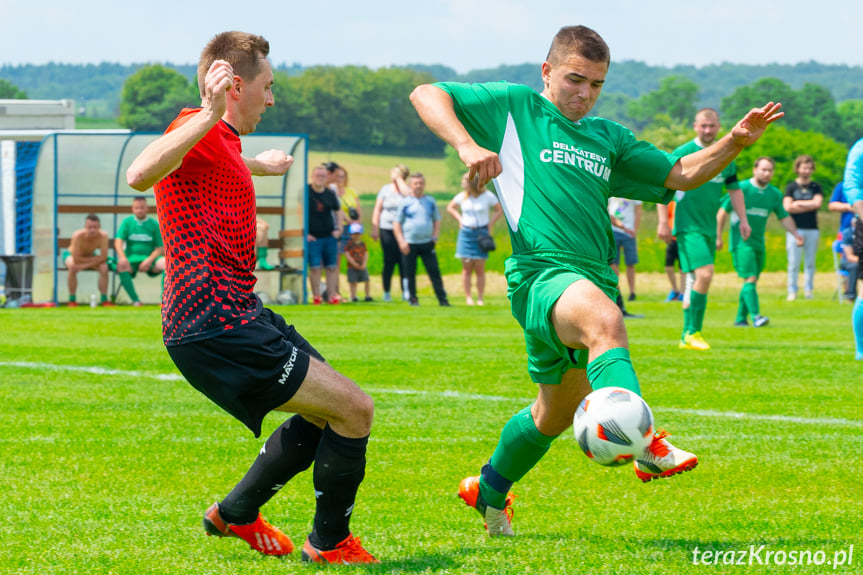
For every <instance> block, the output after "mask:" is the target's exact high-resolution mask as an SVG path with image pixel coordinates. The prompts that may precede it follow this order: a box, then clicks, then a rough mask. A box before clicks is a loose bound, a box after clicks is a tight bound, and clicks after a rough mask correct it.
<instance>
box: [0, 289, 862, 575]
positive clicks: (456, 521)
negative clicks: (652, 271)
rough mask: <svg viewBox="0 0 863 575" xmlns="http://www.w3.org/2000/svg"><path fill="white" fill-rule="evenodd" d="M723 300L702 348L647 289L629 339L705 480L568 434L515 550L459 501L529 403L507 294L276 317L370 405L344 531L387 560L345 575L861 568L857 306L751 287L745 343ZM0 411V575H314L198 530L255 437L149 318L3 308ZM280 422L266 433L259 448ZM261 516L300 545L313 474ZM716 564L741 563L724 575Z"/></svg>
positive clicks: (533, 490) (539, 484)
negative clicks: (754, 309)
mask: <svg viewBox="0 0 863 575" xmlns="http://www.w3.org/2000/svg"><path fill="white" fill-rule="evenodd" d="M717 292H718V293H717V294H713V293H712V294H711V300H710V303H709V306H708V311H707V319H706V325H705V330H704V333H705V337H707V339H708V341H710V343H711V344H712V345H713V346H714V349H713V350H712V351H710V352H706V353H699V352H694V351H680V350H678V349H677V347H676V342H677V338H678V336H679V329H680V325H681V322H682V314H681V312H680V308H679V306H678V305H677V304H663V303H660V300H661V295H662V294H660V293H658V291H657V292H656V293H653V294H650V293H645V294H639V301H638V302H636V303H635V304H630V307H631V308H633V309H634V311H638V312H639V313H644V314H645V316H646V317H645V318H644V319H642V320H632V321H630V322H629V323H628V329H629V334H630V347H631V350H632V355H633V358H634V363H635V366H636V369H637V371H638V373H639V376H640V379H641V382H642V388H643V391H644V395H645V398H646V399H647V401H648V403H650V405H651V406H652V408H653V411H654V414H655V416H656V419H657V423H658V424H659V425H661V426H662V427H664V428H666V429H668V430H669V431H670V432H671V433H672V434H673V437H672V439H671V440H672V442H674V443H675V444H677V445H680V446H681V447H683V448H685V449H687V450H691V451H694V452H696V453H697V454H698V455H699V457H700V465H699V466H698V468H697V469H695V470H694V471H692V472H689V473H686V474H684V475H680V476H677V477H674V478H671V479H667V480H663V481H654V482H652V483H650V484H641V482H639V481H637V480H636V478H635V476H634V473H633V472H632V470H631V469H630V468H618V469H606V468H603V467H600V466H598V465H596V464H594V463H592V462H590V461H588V460H587V458H585V457H584V456H583V455H582V454H581V452H580V451H579V449H578V446H577V444H576V442H575V441H574V439H573V438H572V437H571V436H570V434H569V433H566V434H564V435H563V436H562V437H561V438H560V439H559V440H558V441H557V442H556V443H555V445H554V446H553V448H552V450H551V451H550V452H549V454H548V455H547V456H546V457H545V458H544V459H543V461H542V462H540V464H539V465H538V466H537V468H536V469H534V470H533V471H532V472H531V473H530V474H529V475H528V476H527V477H526V478H525V479H524V480H523V481H522V482H520V483H519V484H517V485H516V487H515V493H516V495H517V496H518V497H517V499H516V502H515V520H514V527H515V529H516V531H517V533H518V536H517V537H516V538H515V539H511V540H499V539H496V540H490V539H489V538H488V537H486V536H485V534H484V530H483V528H482V521H481V519H480V517H479V515H478V514H476V512H475V511H472V510H471V509H468V508H467V507H466V506H465V505H464V504H463V503H462V502H461V500H459V499H458V498H457V496H456V487H457V485H458V482H459V480H461V479H462V478H463V477H465V476H467V475H470V474H476V473H477V472H478V470H479V467H480V466H481V465H482V464H483V463H484V462H485V461H486V459H487V458H488V457H489V456H490V454H491V452H492V450H493V449H494V446H495V443H496V440H497V435H498V433H499V431H500V429H501V427H502V425H503V423H504V422H505V421H506V420H507V419H508V418H509V417H510V415H511V414H513V413H514V412H515V411H517V410H519V409H520V408H521V407H523V406H525V405H527V404H528V403H529V402H530V401H531V398H532V396H533V395H534V394H535V387H534V386H533V385H532V384H531V383H530V382H529V380H528V378H527V374H526V367H525V353H524V345H523V340H522V336H521V331H520V330H519V328H518V326H517V324H516V323H515V321H514V320H513V319H512V317H511V315H510V313H509V308H508V306H507V302H506V300H505V298H503V297H502V296H499V295H498V296H494V297H491V298H489V301H488V303H489V305H487V306H486V307H484V308H467V307H464V306H462V305H458V303H459V301H460V299H459V298H453V302H454V303H456V307H453V308H447V309H441V308H438V307H437V306H433V305H431V303H432V302H433V299H432V298H430V297H426V298H425V299H424V300H423V303H424V305H422V306H421V307H419V308H410V307H408V306H407V305H406V304H402V303H394V304H383V303H373V304H355V305H342V306H338V307H324V308H312V307H311V306H293V307H281V308H277V309H278V310H279V311H280V312H281V313H283V314H284V315H285V316H286V317H287V318H288V320H289V321H291V322H293V323H295V324H296V325H297V326H298V328H299V329H300V331H301V332H302V333H303V334H304V335H305V336H306V337H308V338H309V339H310V340H311V341H312V342H313V343H314V344H315V345H316V346H317V347H318V348H319V349H320V351H321V352H322V353H323V354H324V356H325V357H327V358H328V359H329V361H330V362H331V363H332V364H333V365H334V366H335V367H336V368H337V369H339V370H340V371H342V372H344V373H346V374H348V375H349V376H351V377H352V378H354V379H355V380H356V381H358V382H359V383H360V384H361V385H362V386H363V387H364V388H365V389H367V390H368V391H369V392H370V393H371V394H372V396H373V397H374V398H375V402H376V420H375V425H374V429H373V432H372V441H371V442H370V445H369V452H368V469H367V475H366V480H365V482H364V483H363V485H362V487H361V489H360V494H359V500H358V505H357V508H356V511H355V513H354V519H353V523H352V527H353V529H354V531H355V533H356V534H357V535H358V536H360V537H361V538H362V539H363V541H364V543H365V544H366V546H367V548H368V549H369V550H370V551H371V552H373V553H374V554H375V555H376V556H377V557H378V558H379V559H381V560H382V564H381V565H379V566H373V567H353V568H349V569H352V570H355V571H357V572H363V573H365V572H369V573H518V574H521V573H555V574H558V573H613V574H628V573H632V574H646V573H658V574H680V573H780V572H782V573H786V572H791V573H825V572H834V573H860V572H863V569H861V564H863V537H861V522H860V517H861V516H863V504H861V501H863V487H861V485H863V482H861V472H863V466H861V457H860V453H861V450H863V404H861V401H860V389H861V383H863V362H855V361H854V360H853V343H852V335H851V329H850V307H851V306H848V305H838V304H837V303H836V302H834V301H830V300H829V299H828V298H829V295H824V294H819V295H818V297H817V299H816V300H814V301H798V302H793V303H789V302H785V301H784V299H783V298H782V293H781V291H778V290H777V291H775V292H773V293H762V306H763V307H764V312H765V313H767V314H768V315H770V317H771V320H772V321H771V325H770V326H769V327H768V328H764V329H754V328H748V329H742V328H733V327H731V323H732V322H733V319H734V311H735V307H736V291H733V290H725V291H722V290H717ZM0 405H2V408H0V409H2V412H0V413H2V418H0V472H2V478H3V479H2V481H3V487H2V489H0V510H3V512H4V513H3V516H4V517H3V519H4V520H3V521H2V522H0V541H2V545H0V573H16V574H47V573H57V574H60V573H62V574H67V573H74V574H77V573H81V574H87V575H95V574H103V573H112V574H114V573H116V574H121V573H122V574H141V573H160V574H162V573H164V574H202V573H214V574H215V573H218V574H224V573H243V574H283V573H314V572H318V571H323V570H320V569H318V568H316V567H315V566H308V565H304V564H301V563H300V561H299V552H297V551H295V552H294V554H292V555H291V556H290V557H287V558H284V559H277V558H272V557H264V556H261V555H259V554H257V553H255V552H254V551H251V550H249V549H248V547H247V546H246V545H245V544H244V543H242V542H241V541H239V540H235V539H222V540H219V539H214V538H209V537H205V536H204V534H203V530H202V528H201V516H202V514H203V512H204V510H205V509H206V508H207V506H208V505H209V504H210V503H212V502H213V501H216V500H218V499H220V498H221V497H223V496H224V495H225V494H226V493H227V492H228V490H229V489H230V488H231V487H232V486H233V485H234V483H235V482H236V481H238V480H239V478H240V477H241V476H242V474H243V473H244V472H245V470H246V468H247V467H248V465H249V464H250V462H251V461H252V460H253V458H254V457H255V455H256V453H257V450H258V449H259V447H260V444H261V443H262V441H263V438H262V439H261V440H256V439H255V438H254V437H252V435H251V434H250V433H248V431H247V430H245V428H244V427H243V426H242V425H241V424H240V423H238V422H236V421H234V420H233V419H232V418H230V417H229V416H227V415H225V414H223V413H222V412H220V411H219V410H218V408H216V407H215V406H214V405H212V404H211V403H209V402H208V401H207V400H206V399H205V398H204V397H203V396H200V395H199V394H198V393H197V392H195V391H194V390H193V389H192V388H191V387H190V386H189V385H188V384H186V383H185V382H183V381H182V380H181V379H180V378H179V376H178V374H177V371H176V369H175V368H174V366H173V365H172V363H171V361H170V359H169V357H168V355H167V353H165V351H164V349H163V347H162V344H161V339H160V326H159V311H158V309H157V308H155V307H149V308H117V309H104V310H103V309H97V310H91V309H89V308H83V309H81V308H79V309H74V310H67V309H44V310H0ZM284 417H285V416H283V415H271V416H268V418H267V419H266V421H265V429H264V435H265V436H266V435H267V434H269V433H270V432H271V431H272V429H274V428H275V427H276V426H277V425H278V424H279V423H280V422H281V421H282V420H283V418H284ZM263 512H264V514H265V516H266V517H267V518H268V519H269V520H270V521H271V522H273V523H274V524H276V525H278V526H280V527H281V528H282V529H283V530H284V531H285V532H286V533H288V534H289V535H290V536H291V537H292V538H293V539H294V542H295V544H297V545H301V544H302V542H303V540H304V538H305V536H306V534H307V533H308V530H309V529H310V525H311V517H312V512H313V496H312V485H311V473H310V472H306V473H304V474H302V475H300V476H299V477H297V478H296V479H295V480H294V481H292V482H291V483H290V484H289V485H288V486H287V487H286V488H285V489H283V490H282V492H281V493H279V494H278V495H276V497H274V498H273V500H272V501H271V502H270V503H269V504H268V505H267V506H266V507H265V508H264V509H263ZM852 545H853V546H854V547H853V555H851V556H850V557H849V556H848V551H849V550H851V546H852ZM761 546H764V547H763V548H762V547H761ZM759 549H761V551H758V550H759ZM705 551H710V552H711V554H710V555H709V556H707V557H708V558H707V559H705V555H704V552H705ZM768 551H770V552H771V555H770V556H767V552H768ZM696 552H697V555H694V553H696ZM716 552H722V555H720V557H721V559H719V560H718V561H716ZM791 552H794V555H791ZM741 553H747V554H748V555H746V556H745V557H743V556H741ZM753 553H754V556H753ZM806 553H808V555H806ZM819 553H820V554H819ZM842 553H845V556H844V564H841V565H835V563H836V562H837V561H840V560H843V555H842ZM729 554H733V559H734V560H735V561H737V560H739V559H741V558H742V559H743V560H745V562H746V563H745V564H744V565H735V566H731V565H728V564H727V563H725V564H724V563H723V561H727V558H728V556H729ZM780 557H781V558H782V559H783V560H782V563H784V564H779V559H780ZM791 557H794V560H795V564H791V563H790V561H791V560H790V558H791ZM695 558H697V559H698V560H699V561H700V563H699V564H698V565H695V564H693V561H694V559H695ZM806 559H808V560H809V563H808V564H803V565H801V564H799V563H798V561H800V562H803V561H804V560H806ZM849 559H850V561H849ZM759 561H760V563H759ZM818 561H820V562H821V564H820V565H819V564H816V562H818ZM827 561H830V563H829V564H828V563H827ZM704 562H707V563H711V564H710V565H709V566H708V565H704V564H703V563H704ZM714 562H717V563H718V564H713V563H714ZM335 569H338V568H335ZM342 569H346V568H342ZM333 570H334V568H330V569H328V571H333Z"/></svg>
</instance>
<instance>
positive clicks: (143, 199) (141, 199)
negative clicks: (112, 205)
mask: <svg viewBox="0 0 863 575" xmlns="http://www.w3.org/2000/svg"><path fill="white" fill-rule="evenodd" d="M132 201H133V202H146V201H147V196H135V197H134V198H132Z"/></svg>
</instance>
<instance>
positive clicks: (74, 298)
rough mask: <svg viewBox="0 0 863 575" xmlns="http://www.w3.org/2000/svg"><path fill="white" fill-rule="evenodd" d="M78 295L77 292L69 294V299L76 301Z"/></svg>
mask: <svg viewBox="0 0 863 575" xmlns="http://www.w3.org/2000/svg"><path fill="white" fill-rule="evenodd" d="M76 299H77V296H76V295H75V294H69V301H75V300H76Z"/></svg>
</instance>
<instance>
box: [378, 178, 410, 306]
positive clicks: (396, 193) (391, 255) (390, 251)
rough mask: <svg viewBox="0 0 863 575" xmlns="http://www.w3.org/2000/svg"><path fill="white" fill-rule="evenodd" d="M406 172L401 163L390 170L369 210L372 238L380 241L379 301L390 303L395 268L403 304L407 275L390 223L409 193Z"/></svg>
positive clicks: (407, 293) (406, 295)
mask: <svg viewBox="0 0 863 575" xmlns="http://www.w3.org/2000/svg"><path fill="white" fill-rule="evenodd" d="M409 173H410V172H409V171H408V167H407V166H405V165H404V164H398V165H397V166H395V167H393V168H392V169H391V170H390V183H388V184H384V185H383V186H381V189H380V191H379V192H378V197H377V199H376V200H375V207H374V210H373V211H372V234H371V235H372V239H373V240H375V241H378V240H380V242H381V251H382V252H383V258H384V262H383V263H384V265H383V271H382V273H381V279H382V282H383V288H384V295H383V301H392V296H391V295H390V288H391V284H392V278H393V272H394V271H395V269H396V266H398V268H399V282H400V283H401V290H402V299H403V300H404V301H408V300H409V299H410V292H409V291H408V286H407V276H406V275H405V270H404V268H403V267H402V253H401V251H400V250H399V244H398V242H397V241H396V238H395V235H394V234H393V222H395V219H396V214H397V213H398V209H399V204H401V201H402V199H404V198H405V197H406V196H409V195H410V194H411V191H410V188H409V187H408V185H407V182H406V180H407V177H408V174H409Z"/></svg>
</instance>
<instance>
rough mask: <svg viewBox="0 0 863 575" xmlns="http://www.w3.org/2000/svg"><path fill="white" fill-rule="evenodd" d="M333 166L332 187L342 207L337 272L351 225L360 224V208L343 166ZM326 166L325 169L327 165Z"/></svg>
mask: <svg viewBox="0 0 863 575" xmlns="http://www.w3.org/2000/svg"><path fill="white" fill-rule="evenodd" d="M330 164H334V166H335V167H334V169H333V175H332V180H333V183H332V186H333V187H334V188H335V191H336V194H337V195H338V196H339V202H340V203H341V205H342V222H343V225H342V235H341V236H340V237H339V264H338V267H339V270H341V269H342V254H343V253H345V246H346V245H347V244H348V242H349V241H351V230H350V227H351V224H360V223H362V215H363V212H362V208H361V207H360V195H359V194H358V193H357V191H356V190H355V189H353V188H350V187H348V171H347V169H345V167H344V166H340V165H338V164H335V162H330ZM330 164H327V169H329V165H330Z"/></svg>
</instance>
